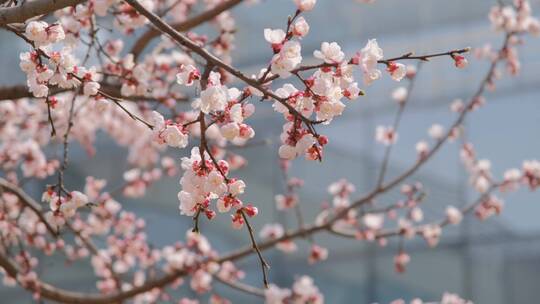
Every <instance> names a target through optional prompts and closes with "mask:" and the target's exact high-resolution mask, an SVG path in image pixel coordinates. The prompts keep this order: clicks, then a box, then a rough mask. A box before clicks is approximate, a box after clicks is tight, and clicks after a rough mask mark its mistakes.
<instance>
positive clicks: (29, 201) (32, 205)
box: [0, 177, 58, 238]
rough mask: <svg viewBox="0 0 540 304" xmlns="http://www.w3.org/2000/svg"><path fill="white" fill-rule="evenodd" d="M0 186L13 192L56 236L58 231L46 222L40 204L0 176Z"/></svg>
mask: <svg viewBox="0 0 540 304" xmlns="http://www.w3.org/2000/svg"><path fill="white" fill-rule="evenodd" d="M0 188H2V190H4V191H7V192H9V193H12V194H15V195H16V196H17V197H18V198H19V201H20V202H21V203H22V204H23V205H25V206H26V207H28V208H30V209H31V210H32V211H34V213H35V214H36V215H37V216H38V217H39V219H40V220H41V222H43V224H44V225H45V227H47V230H48V231H49V232H50V233H51V235H52V236H54V237H55V238H56V237H58V232H57V231H56V229H54V228H53V227H52V226H51V225H50V224H49V222H47V220H46V219H45V216H44V215H43V213H41V206H40V205H39V204H38V203H37V202H36V201H34V199H33V198H31V197H30V196H29V195H28V194H26V192H24V191H23V190H22V189H21V188H19V187H18V186H16V185H14V184H12V183H10V182H8V181H7V180H5V179H3V178H1V177H0Z"/></svg>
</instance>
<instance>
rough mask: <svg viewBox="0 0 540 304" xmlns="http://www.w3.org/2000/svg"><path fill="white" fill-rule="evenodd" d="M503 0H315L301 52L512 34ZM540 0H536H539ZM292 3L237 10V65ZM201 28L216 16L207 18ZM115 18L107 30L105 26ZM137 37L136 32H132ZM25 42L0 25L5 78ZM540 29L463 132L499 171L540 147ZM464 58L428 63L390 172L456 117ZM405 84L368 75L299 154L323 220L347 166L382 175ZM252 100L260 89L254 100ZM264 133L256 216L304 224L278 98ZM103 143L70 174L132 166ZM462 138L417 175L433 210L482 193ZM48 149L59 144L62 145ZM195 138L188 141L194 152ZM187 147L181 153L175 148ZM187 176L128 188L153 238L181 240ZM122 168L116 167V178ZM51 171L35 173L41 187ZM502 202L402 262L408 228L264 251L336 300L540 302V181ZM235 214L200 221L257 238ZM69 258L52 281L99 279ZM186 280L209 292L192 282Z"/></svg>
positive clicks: (67, 283)
mask: <svg viewBox="0 0 540 304" xmlns="http://www.w3.org/2000/svg"><path fill="white" fill-rule="evenodd" d="M495 2H496V1H495V0H475V1H469V0H453V1H443V0H432V1H425V0H407V1H403V0H378V1H376V3H374V4H371V5H366V4H360V3H357V2H355V1H354V0H319V1H318V5H317V7H316V9H315V10H314V11H312V12H309V13H307V14H305V18H306V19H307V21H308V22H309V24H310V26H311V31H310V34H309V35H308V36H307V37H306V38H305V39H304V40H303V44H302V45H303V49H302V53H303V55H304V57H305V58H307V60H308V61H309V60H313V59H312V58H311V57H312V56H311V54H312V52H313V50H315V49H317V48H319V47H320V43H321V42H323V41H329V42H331V41H337V42H339V43H340V44H341V45H342V46H343V47H344V49H345V52H346V53H347V54H348V55H352V54H353V53H354V52H356V51H357V50H359V49H360V48H362V47H363V46H364V44H365V43H366V41H367V39H370V38H377V39H378V42H379V44H380V46H381V47H382V48H383V49H384V52H385V56H386V57H393V56H397V55H401V54H404V53H407V52H409V51H414V52H415V53H418V54H422V53H428V52H438V51H447V50H450V49H454V48H462V47H467V46H471V47H480V46H483V45H484V44H485V43H492V44H493V45H494V46H498V45H500V43H501V42H502V36H501V34H497V33H494V32H493V31H492V29H491V28H490V24H489V21H488V19H487V14H488V12H489V9H490V7H491V6H492V5H494V4H495ZM531 2H532V5H533V10H534V9H540V3H539V2H538V1H531ZM292 12H294V6H293V4H292V1H291V0H266V1H261V3H260V4H258V5H254V6H249V5H245V4H243V5H240V6H239V7H237V8H235V9H234V10H233V14H234V16H235V17H236V22H237V28H238V32H237V48H236V50H235V51H234V52H233V60H234V63H235V65H236V66H238V67H240V68H241V69H242V70H244V71H248V72H255V71H258V70H259V69H260V68H262V67H264V66H266V63H267V62H268V59H269V58H270V56H271V54H270V52H269V48H268V45H267V43H266V42H265V41H264V38H263V35H262V33H263V29H264V28H267V27H270V28H282V27H283V26H284V23H285V21H286V16H288V15H289V14H291V13H292ZM197 30H198V31H199V32H202V33H204V32H205V31H208V29H207V28H205V27H202V28H200V29H197ZM103 32H106V31H103ZM125 39H126V44H127V45H128V46H129V44H130V43H132V42H133V41H132V38H129V37H126V38H125ZM25 49H26V45H24V43H23V42H21V41H19V40H17V39H15V38H14V37H13V36H12V35H11V34H9V33H7V32H5V31H0V54H2V56H0V67H1V68H0V69H1V72H0V85H4V84H5V85H9V84H17V83H22V82H24V75H23V73H22V72H21V71H20V69H19V68H18V53H19V52H20V51H21V50H25ZM539 51H540V40H539V39H538V38H533V37H529V38H527V39H526V44H525V45H524V46H523V47H521V48H520V56H521V60H522V71H521V73H520V75H519V76H517V77H515V78H511V77H509V76H506V75H505V77H504V78H503V79H502V80H501V81H498V83H497V91H496V92H494V93H488V94H487V95H486V97H487V98H488V104H487V106H486V107H484V108H482V109H481V110H480V111H476V112H474V113H472V114H471V115H470V116H469V120H468V121H467V123H466V126H467V131H466V136H467V137H468V138H469V139H470V140H471V141H472V142H473V143H474V145H475V148H476V149H477V152H478V155H479V157H480V158H487V159H490V160H492V165H493V172H494V174H495V175H496V176H499V177H500V176H501V175H502V173H503V172H504V171H505V170H506V169H509V168H512V167H521V162H522V160H524V159H533V158H539V157H540V141H539V138H538V132H539V131H540V105H539V97H540V90H539V87H538V81H539V79H540V78H539V76H540V52H539ZM469 62H470V65H469V67H468V68H467V69H465V70H459V69H455V68H453V65H452V61H451V60H450V59H449V58H440V59H436V60H433V62H430V63H429V64H424V66H423V67H422V69H421V73H420V74H419V76H418V79H417V85H416V89H415V90H414V91H413V92H412V99H411V102H410V104H409V105H408V108H407V109H406V111H405V115H404V118H403V121H402V126H401V128H400V132H399V136H400V137H399V140H398V144H397V146H396V147H395V149H394V152H393V156H392V162H391V165H390V167H389V173H388V177H392V176H395V175H397V174H399V173H400V172H402V171H403V170H405V169H406V168H408V167H409V166H410V165H411V164H412V163H413V161H414V160H415V157H416V156H415V155H416V154H415V150H414V145H415V143H416V142H417V141H419V140H421V139H427V129H428V128H429V127H430V126H431V125H432V124H433V123H441V124H443V125H445V126H448V125H449V124H450V123H451V122H452V121H453V119H454V118H455V116H454V115H453V114H452V113H450V111H449V105H450V103H451V102H452V101H453V100H454V99H456V98H463V99H467V98H468V97H469V96H471V95H472V94H473V92H474V90H475V89H476V87H477V85H478V83H479V82H480V80H481V79H482V77H483V75H484V74H485V73H486V69H487V63H485V62H480V61H477V60H474V59H472V58H470V60H469ZM398 85H399V84H397V83H395V82H393V81H392V80H390V79H389V77H384V79H383V80H381V81H378V82H376V83H374V84H373V85H372V86H370V87H367V88H365V90H366V92H367V96H366V97H363V98H360V99H359V100H358V101H356V102H354V103H348V104H347V109H346V111H345V114H344V115H343V116H342V117H339V118H337V119H335V120H334V121H333V122H332V124H331V125H330V126H324V127H321V128H319V131H320V132H321V133H323V134H326V135H328V136H329V137H330V139H331V142H330V144H329V145H328V146H327V149H326V155H325V159H324V162H322V163H316V162H308V161H305V160H302V159H298V160H296V161H294V162H293V165H292V171H291V175H293V176H296V177H300V178H303V179H305V181H306V186H305V187H304V188H302V190H301V191H300V195H301V208H302V210H303V212H304V216H305V218H306V220H307V221H312V220H313V218H314V216H315V215H316V213H317V211H318V210H320V206H321V203H322V202H324V201H325V200H328V199H329V196H328V194H327V191H326V188H327V186H328V185H329V184H330V183H331V182H333V181H335V180H338V179H339V178H341V177H345V178H347V179H348V180H349V181H351V182H352V183H354V184H355V185H356V187H357V192H356V193H355V196H358V197H359V196H361V194H362V193H364V192H366V191H368V190H370V189H371V187H373V185H374V184H375V181H376V174H377V170H378V166H379V164H380V162H381V158H382V152H383V147H381V146H380V145H376V144H374V129H375V127H376V126H377V125H379V124H385V125H388V124H391V122H392V120H393V117H394V115H395V112H396V110H397V107H396V105H395V103H394V102H392V101H391V98H390V92H391V91H392V90H393V89H394V88H395V87H397V86H398ZM253 102H255V103H256V102H257V101H256V100H254V101H253ZM250 123H252V124H253V126H254V128H255V131H256V134H257V139H256V141H259V140H270V141H271V142H272V144H270V147H269V146H254V147H250V148H245V149H242V150H240V151H239V153H240V154H242V155H243V156H245V157H246V158H247V159H248V162H249V165H248V166H247V167H246V168H244V169H241V170H239V171H237V172H236V173H234V174H235V175H238V176H241V177H242V178H243V179H244V180H245V181H246V182H247V184H248V188H247V194H246V199H247V200H250V201H252V202H254V203H255V205H257V206H258V207H259V208H260V211H261V212H260V216H259V217H257V218H256V220H254V221H253V222H254V225H255V226H256V228H258V229H259V228H260V227H261V226H262V224H263V223H266V222H281V223H283V224H284V225H286V226H287V227H291V228H294V227H296V222H295V218H294V215H292V214H290V215H285V214H283V213H281V212H278V211H276V210H275V204H274V199H273V198H274V195H276V194H278V193H282V192H283V191H284V184H283V180H282V178H281V172H280V170H279V168H278V158H277V153H276V151H277V147H278V137H279V133H280V132H281V126H282V118H281V116H280V115H278V114H276V113H275V112H273V111H272V109H271V107H270V106H269V105H267V104H258V107H257V111H256V115H254V116H253V117H252V118H250ZM98 146H99V147H98V151H101V152H98V153H97V155H96V156H95V157H93V158H89V157H88V156H87V155H86V154H85V153H84V151H82V149H81V148H80V147H78V146H76V145H74V146H73V147H74V148H73V149H71V150H70V153H71V154H70V158H71V163H70V166H69V169H68V172H67V176H68V188H70V189H75V188H77V187H81V185H82V184H83V181H84V177H85V176H87V175H93V176H95V177H99V178H107V179H110V181H111V182H110V184H111V185H114V184H120V182H121V179H122V173H123V172H124V171H125V170H126V169H127V168H128V167H127V164H126V163H125V153H126V151H125V150H124V149H121V148H118V147H116V146H115V145H114V144H113V143H112V142H111V140H109V139H108V138H107V137H106V136H101V137H100V138H99V140H98ZM458 148H459V144H457V143H452V144H447V145H446V146H445V147H444V149H442V151H441V152H440V153H439V154H438V155H437V156H436V157H435V158H433V159H432V160H431V161H429V163H428V164H427V165H426V166H425V167H424V168H423V169H422V170H421V171H420V172H419V173H417V174H415V175H414V176H413V177H412V178H411V179H410V181H420V182H422V183H423V184H424V186H425V188H426V189H427V191H428V196H427V199H426V203H425V204H424V207H423V209H424V212H425V216H426V218H427V219H434V218H440V217H442V216H444V208H445V206H447V205H449V204H452V205H455V206H462V205H464V204H466V203H467V202H470V201H471V200H473V199H475V198H476V194H475V193H474V191H473V190H471V189H470V188H469V186H468V181H467V175H466V174H465V172H464V170H463V167H462V165H461V163H460V160H459V151H458ZM49 152H50V153H52V154H54V153H56V154H59V153H60V148H59V147H53V148H52V149H51V150H50V151H49ZM187 153H189V149H186V150H184V151H182V152H181V154H182V155H180V156H185V155H187ZM175 156H176V157H178V155H177V154H176V155H175ZM178 180H179V177H174V178H165V180H164V181H162V182H160V183H158V184H156V185H154V186H152V187H151V189H150V190H149V191H148V193H147V195H146V196H145V197H144V198H142V199H137V200H123V201H122V204H123V207H124V208H125V209H127V210H131V211H135V212H138V213H139V214H141V215H142V216H143V217H144V218H145V219H146V221H147V226H148V234H149V238H150V239H151V240H152V243H153V244H155V245H156V246H162V245H165V244H168V243H171V242H174V241H176V240H182V239H183V238H184V235H185V231H186V230H188V229H189V228H190V227H191V225H192V221H191V219H190V218H188V217H184V216H180V215H179V213H178V209H177V208H178V201H177V199H176V193H177V192H178V191H179V185H178ZM114 181H117V183H115V182H114ZM42 187H43V185H42V184H37V183H33V184H29V188H28V190H29V191H30V192H33V193H35V194H36V197H38V196H37V195H39V194H38V193H40V191H41V189H43V188H42ZM397 198H398V194H397V193H390V194H388V195H386V196H384V197H382V198H381V199H379V202H380V203H383V204H384V203H392V202H393V201H395V200H396V199H397ZM504 199H505V200H506V205H505V210H504V212H503V214H502V215H501V216H500V217H497V218H490V219H489V220H487V221H486V222H483V223H479V222H478V220H476V219H475V218H472V217H467V218H466V220H465V221H464V223H463V225H461V226H459V227H449V228H447V229H445V230H444V231H443V236H442V241H441V244H440V245H439V246H438V247H437V248H435V249H430V248H428V247H427V245H426V244H425V242H424V241H423V240H415V241H409V242H407V243H406V245H405V248H406V249H407V250H408V252H409V254H410V255H411V256H412V261H411V263H410V265H409V267H408V269H407V272H406V273H404V274H396V273H395V272H394V270H393V256H394V254H395V253H396V250H397V249H396V248H397V241H396V240H392V241H391V242H390V243H389V245H388V246H387V247H385V248H380V247H377V246H375V245H373V244H369V243H364V242H358V241H353V240H344V239H339V238H336V237H333V236H329V235H324V234H319V235H316V236H315V240H316V241H317V243H320V244H321V245H323V246H325V247H327V248H329V249H330V256H329V259H328V260H327V261H325V262H322V263H319V264H316V265H314V266H313V267H310V266H309V265H308V263H307V258H306V254H307V248H308V243H307V242H305V241H302V240H300V241H298V242H297V244H298V245H299V251H298V252H297V253H296V254H293V255H283V254H281V253H280V252H277V251H275V250H270V251H267V252H265V253H264V254H265V256H266V257H267V259H268V260H269V261H270V262H271V265H272V268H271V271H270V279H271V281H272V282H274V283H275V284H277V285H280V286H290V285H291V283H292V282H293V280H294V278H295V277H296V276H298V275H302V274H308V275H310V276H312V277H314V278H315V282H316V284H317V285H318V286H319V288H320V289H321V290H322V291H323V293H324V295H325V298H326V301H327V303H373V302H380V303H388V302H389V301H391V300H393V299H395V298H398V297H403V298H404V299H407V300H410V299H412V298H413V297H421V298H423V299H427V300H434V299H438V298H440V295H441V294H442V293H443V292H445V291H450V292H456V293H459V294H461V295H462V296H464V297H466V298H469V299H471V300H473V301H474V302H475V303H489V304H503V303H536V302H537V299H539V298H540V288H538V287H540V283H539V282H540V280H539V279H540V220H539V218H540V217H539V215H540V194H539V193H530V192H529V191H528V190H526V189H524V190H521V191H520V192H518V193H513V194H511V195H505V196H504ZM229 227H230V220H229V218H228V217H227V216H218V218H217V220H214V221H213V222H212V223H208V221H203V222H202V231H203V233H204V234H205V235H206V236H207V237H208V238H209V239H210V240H211V241H212V243H213V246H214V247H215V248H218V249H219V250H221V251H223V252H226V251H229V250H234V249H235V248H238V247H240V246H244V245H247V244H248V242H249V239H248V238H247V235H246V233H244V232H245V231H233V230H232V229H230V228H229ZM238 265H239V266H240V267H242V268H243V269H244V270H246V272H247V277H246V282H247V283H250V284H253V285H257V286H260V285H261V282H260V280H261V276H260V272H259V271H260V268H259V264H258V261H257V260H256V259H255V258H248V259H245V260H242V261H241V262H239V263H238ZM63 266H64V262H63V260H52V261H50V262H48V263H46V264H42V265H40V267H41V269H42V273H43V275H44V277H45V278H46V279H47V280H48V281H50V282H52V283H55V284H58V285H60V286H63V287H66V288H74V289H77V290H80V291H93V290H94V291H95V286H94V285H93V283H92V282H93V281H92V280H93V272H92V270H91V268H90V267H89V266H88V265H85V264H84V263H77V264H75V265H73V266H71V267H70V268H65V267H63ZM215 285H216V288H217V289H216V290H217V291H218V292H219V293H220V294H222V295H224V296H226V297H229V298H230V299H231V300H233V303H260V302H262V300H261V299H259V298H256V297H253V296H250V295H245V294H241V293H239V292H237V291H234V290H230V289H228V288H226V287H223V286H221V285H220V283H218V282H216V283H215ZM180 293H181V294H184V295H187V296H188V297H192V298H199V299H201V303H206V302H207V301H208V300H207V299H208V296H207V295H202V296H199V295H197V294H195V293H193V292H192V291H190V290H189V289H187V288H182V289H181V291H180ZM30 302H33V301H32V300H31V297H30V296H29V295H27V294H26V293H25V292H23V291H22V290H21V289H19V288H14V289H13V288H10V289H7V288H5V287H0V303H30Z"/></svg>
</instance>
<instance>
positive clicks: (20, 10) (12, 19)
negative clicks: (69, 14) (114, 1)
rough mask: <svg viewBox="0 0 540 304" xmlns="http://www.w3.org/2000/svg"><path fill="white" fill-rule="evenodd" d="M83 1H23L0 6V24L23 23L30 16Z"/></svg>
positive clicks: (83, 0) (82, 0)
mask: <svg viewBox="0 0 540 304" xmlns="http://www.w3.org/2000/svg"><path fill="white" fill-rule="evenodd" d="M84 2H86V0H34V1H26V2H24V1H23V2H22V4H21V5H19V6H15V7H9V8H0V26H1V25H6V24H10V23H23V22H25V21H26V20H28V19H30V18H32V17H36V16H40V15H45V14H49V13H52V12H54V11H56V10H59V9H63V8H65V7H68V6H75V5H77V4H80V3H84Z"/></svg>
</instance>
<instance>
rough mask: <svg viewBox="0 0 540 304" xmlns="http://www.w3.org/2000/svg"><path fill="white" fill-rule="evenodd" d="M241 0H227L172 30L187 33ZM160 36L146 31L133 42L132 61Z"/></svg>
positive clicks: (177, 24) (158, 33)
mask: <svg viewBox="0 0 540 304" xmlns="http://www.w3.org/2000/svg"><path fill="white" fill-rule="evenodd" d="M242 1H243V0H229V1H225V2H222V3H221V4H219V5H217V6H215V7H214V8H211V9H209V10H206V11H204V12H203V13H201V14H199V15H197V16H194V17H192V18H190V19H188V20H186V21H184V22H180V23H176V24H173V25H171V26H172V28H174V29H175V30H177V31H179V32H185V31H189V30H190V29H192V28H194V27H196V26H198V25H201V24H203V23H205V22H207V21H209V20H211V19H213V18H215V17H217V16H218V15H219V14H221V13H223V12H224V11H227V10H229V9H231V8H233V7H234V6H236V5H237V4H239V3H240V2H242ZM159 35H161V31H159V30H157V29H155V28H151V29H149V30H148V31H146V32H145V33H144V34H142V35H141V36H140V37H139V39H137V41H136V42H135V44H134V45H133V47H132V48H131V52H130V53H132V54H133V56H134V59H137V58H138V57H139V55H141V53H142V52H143V51H144V48H145V47H146V46H147V45H148V43H150V41H152V39H154V38H156V37H158V36H159Z"/></svg>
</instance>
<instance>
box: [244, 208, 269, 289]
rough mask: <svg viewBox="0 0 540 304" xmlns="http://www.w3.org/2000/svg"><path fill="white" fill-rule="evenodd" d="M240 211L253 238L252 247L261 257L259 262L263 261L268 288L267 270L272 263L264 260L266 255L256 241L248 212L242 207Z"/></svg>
mask: <svg viewBox="0 0 540 304" xmlns="http://www.w3.org/2000/svg"><path fill="white" fill-rule="evenodd" d="M239 212H240V214H241V215H242V218H243V219H244V222H245V224H246V227H247V229H248V232H249V238H250V239H251V247H252V249H253V250H254V251H255V252H256V253H257V256H258V257H259V262H260V263H261V269H262V274H263V283H264V288H268V273H267V270H268V269H270V265H268V263H267V262H266V261H265V260H264V257H263V256H262V253H261V250H260V249H259V246H258V245H257V241H255V233H254V232H253V227H252V226H251V224H250V223H249V220H248V217H247V216H246V213H245V212H244V210H242V209H240V210H239Z"/></svg>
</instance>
